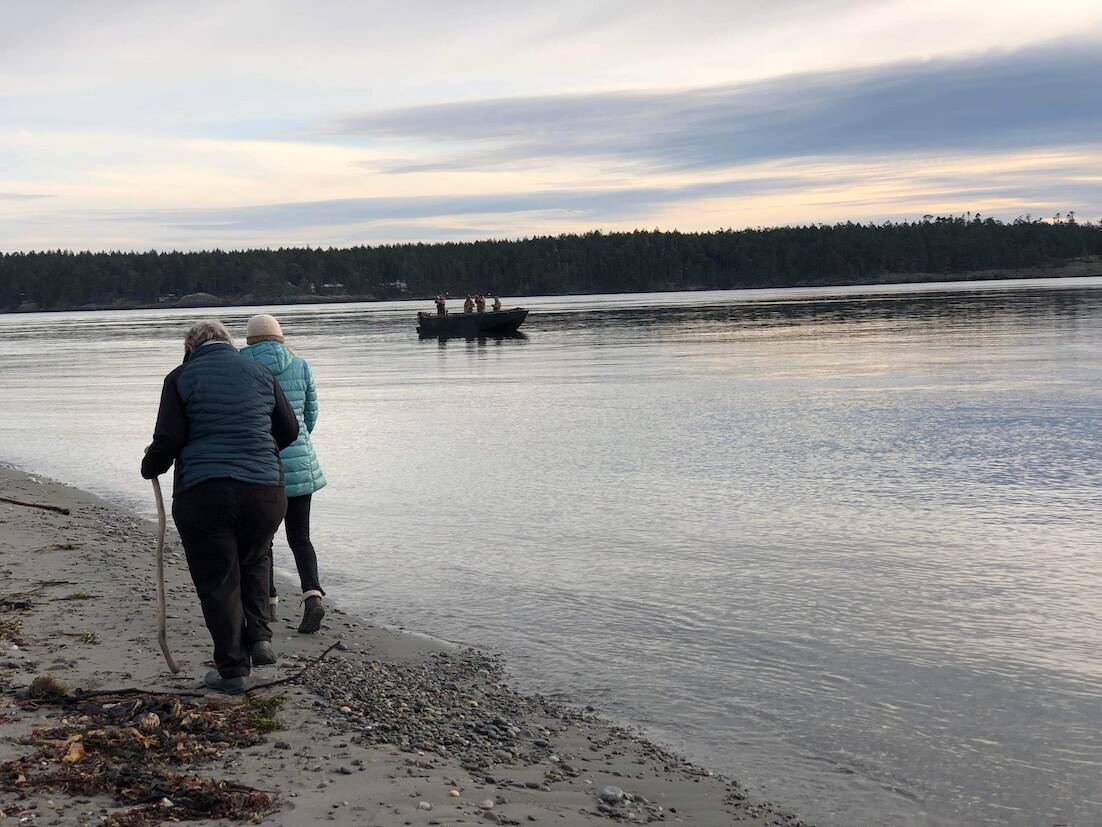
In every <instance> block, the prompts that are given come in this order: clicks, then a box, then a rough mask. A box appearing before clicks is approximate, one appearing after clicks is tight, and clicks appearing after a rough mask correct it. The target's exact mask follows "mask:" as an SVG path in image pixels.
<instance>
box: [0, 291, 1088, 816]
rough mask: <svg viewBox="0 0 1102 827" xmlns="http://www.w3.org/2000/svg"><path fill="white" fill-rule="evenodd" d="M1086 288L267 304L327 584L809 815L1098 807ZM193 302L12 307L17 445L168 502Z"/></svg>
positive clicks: (0, 321)
mask: <svg viewBox="0 0 1102 827" xmlns="http://www.w3.org/2000/svg"><path fill="white" fill-rule="evenodd" d="M1099 288H1102V280H1086V281H1084V280H1080V281H1074V282H1048V283H1035V284H1032V285H1028V286H1023V285H1020V284H1012V283H1002V284H998V285H992V284H985V285H968V286H940V287H938V286H930V287H924V288H921V289H919V290H918V291H917V292H915V291H913V290H912V289H911V288H905V287H895V286H888V287H883V288H877V291H876V293H875V294H872V293H870V292H869V290H868V289H863V290H861V289H853V288H846V289H837V290H797V291H740V292H731V293H698V294H692V293H685V294H663V295H638V296H615V297H600V296H597V297H574V298H548V299H534V300H525V302H524V304H525V305H526V306H528V307H530V308H531V310H532V313H531V315H530V316H529V318H528V320H527V322H526V323H525V327H524V330H525V332H526V334H527V338H520V339H486V340H478V339H475V340H471V341H465V340H462V339H459V340H456V339H453V340H449V341H447V342H446V343H440V342H438V341H436V340H431V339H430V340H426V341H419V340H418V337H417V334H416V332H415V330H414V324H415V322H414V314H415V311H416V310H419V309H425V308H424V307H421V306H416V305H413V304H410V303H387V304H378V305H326V306H317V307H294V308H281V309H277V310H276V312H277V313H278V315H279V316H280V318H281V320H282V322H283V326H284V329H285V330H286V331H287V332H288V335H289V337H290V339H291V342H292V344H293V345H294V346H295V347H296V349H297V350H298V351H299V352H300V353H302V354H303V355H304V356H306V358H308V359H309V360H310V362H311V366H312V368H313V370H314V373H315V374H316V375H317V377H318V380H319V383H320V386H321V389H320V390H321V406H322V409H321V419H320V422H319V429H318V431H317V434H316V438H317V444H318V450H319V453H320V454H321V458H322V462H323V465H324V467H325V470H326V474H327V476H328V478H329V481H330V485H329V487H328V488H327V489H326V490H325V491H323V492H322V493H321V494H319V495H318V497H317V498H316V501H315V503H316V505H315V509H316V517H315V525H316V531H317V536H316V538H315V539H316V544H317V546H318V548H319V556H320V558H321V561H322V566H323V569H324V571H325V576H326V578H327V583H326V588H327V590H328V591H330V592H331V593H332V594H334V595H335V596H336V598H337V599H338V600H341V601H343V602H345V603H346V604H352V605H354V606H356V607H358V608H359V609H361V610H362V611H364V612H368V613H371V614H372V615H373V616H374V617H375V618H376V619H378V620H380V621H385V622H394V623H402V624H405V625H408V626H410V627H412V628H416V629H419V630H423V631H428V632H431V633H435V634H438V635H440V636H443V637H447V638H451V639H457V640H461V641H464V642H471V643H478V644H483V645H488V646H490V647H492V648H495V649H497V650H500V651H503V652H505V653H506V654H507V655H508V657H509V659H510V664H511V666H512V668H513V670H514V672H516V673H517V675H518V677H519V679H520V680H521V681H522V682H523V683H525V684H526V685H528V686H531V687H534V688H539V689H541V690H543V691H546V692H550V693H555V694H558V695H561V696H563V697H566V698H569V699H575V700H584V701H587V702H589V701H592V702H596V703H598V704H599V705H600V706H602V707H603V708H604V709H605V710H607V711H609V712H611V713H612V714H615V715H617V716H620V717H622V718H624V719H625V720H628V721H631V722H634V723H638V724H643V725H645V726H646V727H647V728H648V729H649V731H650V732H652V733H653V734H656V735H657V736H658V737H659V738H661V739H663V740H666V741H667V742H669V743H672V744H674V745H676V746H678V747H680V748H682V749H683V750H685V751H686V752H688V753H689V754H691V755H692V756H694V757H696V758H698V759H700V760H702V761H705V762H706V763H708V764H710V765H712V766H716V767H718V768H721V769H724V770H727V771H729V772H731V773H732V774H734V775H736V776H737V777H739V778H740V779H742V780H744V781H746V782H748V783H749V784H751V785H752V786H753V787H754V788H755V789H756V790H757V791H759V792H763V793H765V794H767V795H769V796H771V797H774V798H776V799H778V800H780V801H782V802H784V803H786V804H788V805H790V806H792V807H795V808H796V809H798V810H799V811H800V812H801V813H803V814H804V815H806V816H807V817H808V818H809V819H811V820H813V821H815V822H817V823H820V824H840V825H841V824H845V825H852V824H877V825H879V824H908V825H928V824H991V825H995V824H1000V825H1001V824H1015V825H1032V824H1039V823H1058V822H1061V821H1064V822H1068V823H1074V824H1080V823H1097V822H1100V821H1102V782H1100V779H1102V772H1100V770H1102V735H1100V732H1102V727H1100V724H1102V711H1100V709H1099V705H1098V697H1099V692H1100V690H1102V635H1100V634H1099V631H1098V630H1099V628H1100V620H1102V618H1100V614H1102V610H1100V607H1102V568H1100V566H1099V552H1100V544H1099V537H1100V536H1102V532H1100V529H1102V517H1100V514H1102V512H1100V510H1099V508H1098V505H1099V491H1100V482H1102V480H1100V471H1099V458H1100V456H1102V451H1100V448H1102V444H1100V442H1102V437H1100V434H1102V429H1100V428H1099V427H1098V424H1099V423H1098V415H1099V414H1098V411H1099V410H1100V403H1102V398H1100V397H1102V367H1100V364H1102V362H1100V359H1099V357H1100V356H1102V289H1099ZM252 312H256V311H254V309H240V308H238V309H230V310H226V311H218V312H217V314H216V315H218V316H220V317H222V318H224V319H225V320H226V321H227V323H228V324H229V325H230V326H231V329H234V330H237V331H242V330H243V328H244V321H245V319H246V318H247V317H248V316H249V315H251V313H252ZM190 315H191V313H190V312H180V311H146V312H138V311H135V312H127V313H97V314H36V315H29V316H9V317H0V353H2V354H3V358H2V359H0V387H2V389H3V394H2V395H0V458H3V459H8V460H11V461H14V462H18V463H22V464H25V465H27V466H29V467H32V468H34V469H37V470H40V471H42V472H44V473H48V474H51V475H53V476H57V477H60V478H63V479H66V480H69V481H72V482H74V483H76V484H79V485H83V486H85V487H90V488H93V489H95V490H97V491H99V492H102V493H106V494H108V495H109V496H112V497H113V498H115V499H117V500H120V501H122V502H125V503H127V504H131V505H133V506H135V507H137V508H139V509H141V510H143V511H144V512H145V513H149V512H150V511H151V503H147V502H146V500H147V498H148V492H147V488H146V486H147V484H146V483H144V482H143V481H142V480H140V479H139V478H138V476H137V467H138V459H139V457H140V454H141V448H142V446H143V445H144V444H145V441H146V440H147V439H148V436H149V433H150V431H151V428H152V422H153V415H154V411H155V407H156V400H157V395H158V393H159V388H160V381H161V379H162V377H163V375H164V374H165V373H166V372H167V371H168V370H169V369H170V368H171V367H172V366H174V365H175V364H176V363H177V362H178V360H179V355H180V354H179V351H180V342H179V339H180V333H181V330H182V327H183V325H184V323H185V322H186V321H187V320H188V319H189V318H190ZM280 553H281V554H282V555H283V558H282V559H283V563H284V565H287V564H288V560H289V557H288V556H287V554H286V552H285V550H281V552H280Z"/></svg>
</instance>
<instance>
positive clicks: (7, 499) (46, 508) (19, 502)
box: [0, 497, 69, 515]
mask: <svg viewBox="0 0 1102 827" xmlns="http://www.w3.org/2000/svg"><path fill="white" fill-rule="evenodd" d="M0 502H5V503H11V504H12V505H22V506H24V507H26V508H41V509H43V510H44V511H56V512H57V513H58V514H65V515H68V514H69V509H68V508H62V507H61V506H59V505H45V504H44V503H29V502H24V501H23V500H16V499H14V498H12V497H0Z"/></svg>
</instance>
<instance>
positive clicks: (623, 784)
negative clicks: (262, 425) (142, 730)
mask: <svg viewBox="0 0 1102 827" xmlns="http://www.w3.org/2000/svg"><path fill="white" fill-rule="evenodd" d="M0 496H5V497H11V498H15V499H19V500H25V501H29V502H35V503H43V504H49V505H54V506H59V507H64V508H68V509H70V514H69V515H63V514H60V513H56V512H51V511H45V510H40V509H36V508H29V507H25V506H19V505H12V504H9V503H4V502H0V583H3V586H2V587H0V601H5V600H6V601H8V602H7V603H4V604H2V605H3V608H4V611H3V613H2V617H0V621H2V623H0V763H2V762H5V761H11V760H15V759H19V758H21V757H26V756H28V755H29V754H31V753H33V752H34V747H33V746H32V745H31V744H30V743H29V739H28V738H27V734H28V732H33V731H36V730H38V731H40V730H46V729H48V728H50V727H52V726H55V725H57V724H58V723H59V722H60V720H61V718H62V717H63V715H64V712H63V710H61V709H57V708H53V707H50V706H43V705H35V704H29V703H26V702H24V701H20V700H18V697H19V695H21V694H25V691H26V687H27V686H28V685H29V684H30V683H31V681H32V680H33V679H34V678H36V677H39V676H44V675H50V676H52V677H54V678H56V679H57V680H58V681H60V682H61V683H62V684H63V685H64V686H65V687H66V688H67V689H68V690H70V691H76V690H85V691H96V690H105V689H118V688H123V687H137V688H141V689H143V690H147V691H158V692H168V693H171V692H201V691H203V690H202V687H201V683H202V676H203V674H204V673H205V672H206V670H207V669H208V668H209V658H210V656H211V651H210V639H209V637H208V635H207V632H206V629H205V627H204V626H203V622H202V616H201V614H200V610H199V604H198V600H197V599H196V597H195V595H194V591H193V589H192V586H191V582H190V579H189V578H188V574H187V569H186V565H185V563H184V560H183V555H182V552H181V550H180V547H179V542H178V540H177V539H176V538H175V537H174V535H173V534H172V530H171V518H170V535H169V549H168V551H167V552H166V585H167V590H168V627H169V646H170V648H171V651H172V653H173V655H174V656H175V658H176V660H177V662H178V663H179V664H180V666H181V672H180V674H179V675H178V676H176V677H173V676H172V675H171V674H170V673H169V672H168V670H167V668H166V666H165V663H164V660H163V658H162V656H161V653H160V651H159V649H158V645H157V631H156V629H157V626H156V602H155V590H154V579H153V572H154V549H155V527H154V526H153V525H152V524H151V523H149V522H147V521H144V520H139V519H137V518H135V517H133V516H132V515H130V514H127V513H125V512H122V511H120V510H118V509H115V508H113V507H112V506H110V505H109V504H107V503H106V502H104V501H102V500H100V499H98V498H96V497H94V496H92V495H90V494H87V493H85V492H82V491H79V490H76V489H73V488H70V487H67V486H64V485H62V484H60V483H57V482H53V481H51V480H47V479H44V478H41V477H36V476H34V475H32V474H27V473H23V472H21V471H16V470H12V469H7V468H0ZM281 586H282V593H283V594H284V595H290V594H293V593H294V590H293V588H292V587H291V586H290V585H289V584H281ZM298 611H299V608H298V605H297V601H287V600H285V601H284V602H283V603H281V604H280V607H279V614H280V618H279V622H277V623H275V624H273V630H274V633H275V635H274V639H273V641H272V642H273V646H274V647H275V649H276V651H277V653H278V654H279V660H278V663H277V664H276V665H275V666H273V667H264V668H259V669H256V670H254V676H255V678H256V679H257V680H258V681H270V680H277V679H280V678H284V677H289V676H292V675H294V674H295V673H296V672H298V671H299V670H300V669H301V668H302V667H303V666H304V665H306V664H307V663H309V662H310V661H311V660H312V659H314V658H316V657H318V656H319V655H321V654H322V653H323V652H324V651H325V650H326V649H327V648H329V647H330V646H331V645H332V644H333V643H336V642H337V641H340V645H339V647H338V648H337V650H335V651H333V652H331V653H330V654H329V655H328V656H327V657H326V658H325V659H324V660H323V661H321V662H320V663H319V664H317V665H315V666H314V667H312V668H311V669H310V670H308V671H307V673H306V674H305V675H304V676H302V678H300V679H298V680H296V681H295V682H293V683H291V684H287V685H284V686H281V687H279V688H278V689H272V690H263V691H262V693H263V692H267V693H269V694H275V693H279V694H283V695H285V699H284V701H283V704H282V706H281V707H280V709H279V710H278V712H277V713H276V719H277V721H278V725H279V729H277V730H275V731H273V732H270V733H267V734H266V735H264V737H263V740H262V741H261V742H260V743H258V744H255V745H253V746H248V747H244V748H240V749H231V750H227V751H226V752H224V753H222V754H221V755H219V756H217V757H216V758H214V759H212V760H211V761H210V762H208V763H207V764H205V765H203V766H200V767H198V768H197V769H196V770H195V772H196V773H197V774H198V775H203V776H205V777H207V778H218V779H226V780H229V781H233V782H236V783H239V784H242V785H246V786H248V787H251V788H255V789H257V790H263V791H265V792H267V793H270V794H272V795H273V798H274V805H273V808H272V811H271V812H270V814H268V815H267V816H266V817H265V818H264V821H263V823H265V824H278V825H303V824H314V823H321V822H325V823H336V824H348V825H378V826H379V827H388V826H389V825H459V824H491V823H498V824H531V823H535V824H561V825H596V824H609V823H648V822H665V823H671V824H694V825H702V827H719V825H726V824H747V825H789V827H795V826H796V825H800V824H803V822H801V821H799V820H798V819H796V818H795V817H793V816H791V815H788V814H785V813H784V812H783V811H781V810H779V809H778V808H776V807H774V806H772V805H770V804H768V803H765V802H760V801H753V800H751V799H749V798H747V796H746V794H745V791H744V790H742V789H741V788H740V787H739V786H738V785H737V783H735V782H734V781H732V780H730V779H727V778H724V777H722V776H719V775H716V774H713V773H711V772H709V771H707V770H706V769H703V768H700V767H696V766H693V765H691V764H689V763H688V762H686V761H684V760H683V759H681V758H679V757H677V756H676V755H673V754H672V753H670V752H667V751H666V750H663V749H662V748H660V747H658V746H656V745H654V744H652V743H650V742H648V741H647V740H646V739H644V738H642V737H640V736H638V735H637V734H635V733H632V732H628V731H625V730H623V729H621V728H618V727H616V726H614V725H613V724H611V723H609V722H607V721H605V720H604V719H602V718H601V717H599V716H598V715H597V714H595V713H594V712H593V711H586V710H581V709H575V708H570V707H565V706H562V705H560V704H557V703H553V702H550V701H548V700H546V699H543V698H540V697H538V696H531V695H524V694H521V693H517V692H515V691H513V690H512V689H510V688H509V686H508V683H507V681H506V679H505V677H504V674H503V670H502V664H500V663H499V662H498V661H497V660H496V659H494V658H492V657H489V656H487V655H485V654H483V653H479V652H475V651H472V650H461V649H458V648H455V647H451V646H449V645H447V644H444V643H441V642H437V641H432V640H428V639H425V638H421V637H418V636H415V635H411V634H407V633H404V632H399V631H395V630H392V629H387V628H382V627H378V626H372V625H369V624H366V623H364V622H361V621H360V620H359V619H358V618H356V617H354V616H352V615H349V614H347V613H345V612H344V611H342V610H341V608H340V605H339V596H338V597H337V599H336V600H333V599H330V600H329V603H328V611H329V614H328V615H327V617H326V620H325V624H324V625H323V627H322V630H321V632H320V633H318V634H317V635H299V634H297V633H296V631H295V629H296V627H297V624H298V619H299V618H298ZM21 690H22V691H21ZM262 693H261V694H262ZM209 694H210V697H211V699H212V700H220V699H222V698H223V697H224V696H216V695H214V694H213V693H209ZM228 703H230V704H233V703H239V704H240V703H245V702H244V701H242V700H230V701H229V702H228ZM0 813H2V815H0V821H4V820H5V817H6V820H7V823H11V824H50V825H53V824H56V825H93V824H96V825H99V824H104V823H109V822H110V819H112V818H118V817H120V816H121V815H124V814H125V809H123V808H120V807H119V806H118V805H117V804H116V803H114V802H113V801H111V800H110V799H109V798H107V797H105V796H98V797H97V796H92V797H81V796H77V795H69V794H66V793H64V792H62V791H50V792H28V791H27V790H26V789H25V788H23V789H21V788H20V785H18V784H14V783H11V782H10V781H5V780H4V778H3V777H0ZM190 823H193V824H214V823H225V822H217V821H211V820H207V821H200V822H195V821H192V822H190Z"/></svg>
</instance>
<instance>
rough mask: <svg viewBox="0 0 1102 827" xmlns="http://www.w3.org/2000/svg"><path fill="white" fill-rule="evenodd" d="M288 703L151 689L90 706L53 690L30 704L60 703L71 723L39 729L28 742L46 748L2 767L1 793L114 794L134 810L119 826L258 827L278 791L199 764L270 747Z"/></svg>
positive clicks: (114, 820) (113, 820)
mask: <svg viewBox="0 0 1102 827" xmlns="http://www.w3.org/2000/svg"><path fill="white" fill-rule="evenodd" d="M47 680H48V679H45V678H39V679H37V680H36V683H38V682H39V681H42V684H40V685H39V687H38V688H39V690H46V688H47V687H46V681H47ZM55 683H56V682H55ZM61 691H62V692H63V691H64V690H63V689H62V690H61ZM281 701H282V698H281V697H256V698H250V699H248V700H247V701H245V702H235V703H226V702H212V701H210V700H206V701H190V700H185V699H181V698H180V697H178V696H176V695H171V694H162V695H159V694H151V693H142V694H140V695H136V694H125V693H119V694H117V695H114V696H106V697H98V698H96V699H95V700H92V699H83V700H81V699H78V697H77V696H72V695H64V694H57V688H56V687H55V686H53V685H50V688H49V691H44V692H42V693H41V694H34V695H32V697H31V698H30V699H28V700H26V701H25V702H24V703H25V705H28V706H30V705H34V706H37V707H41V706H45V705H51V706H56V707H60V708H61V709H63V710H64V717H63V718H62V719H61V723H60V725H59V726H56V727H52V728H49V729H35V730H32V731H31V732H30V733H29V734H28V735H27V736H25V737H24V738H23V739H22V742H23V743H25V744H28V745H31V746H34V747H36V751H35V752H34V754H32V755H29V756H25V757H23V758H20V759H17V760H13V761H7V762H4V763H2V764H0V788H4V789H8V790H11V791H16V792H23V793H29V792H39V791H47V790H55V791H61V792H65V793H68V794H70V795H77V796H93V795H108V796H110V797H111V798H112V800H113V801H114V803H115V804H116V805H117V806H120V807H125V808H127V809H126V810H125V811H124V812H120V813H115V814H113V815H111V816H109V817H108V818H107V820H106V823H107V824H108V825H114V827H146V825H155V824H160V823H161V822H163V821H194V820H202V819H228V820H233V821H245V822H256V821H259V820H260V819H261V818H263V816H264V815H265V814H266V813H267V812H269V811H270V810H271V809H272V807H273V805H274V799H273V796H272V794H270V793H268V792H265V791H262V790H256V789H253V788H250V787H246V786H243V785H240V784H235V783H233V782H230V781H225V780H216V779H210V778H203V777H200V776H198V775H196V774H195V773H194V772H193V771H192V768H193V767H196V766H198V765H200V764H202V763H204V762H207V761H210V760H212V759H214V758H217V757H219V756H220V755H222V754H223V753H224V752H225V751H226V750H229V749H237V748H241V747H247V746H252V745H254V744H257V743H260V742H261V741H262V740H263V732H265V731H267V730H269V729H271V728H274V727H275V722H274V717H273V715H274V712H275V709H276V708H277V707H278V706H279V704H280V702H281Z"/></svg>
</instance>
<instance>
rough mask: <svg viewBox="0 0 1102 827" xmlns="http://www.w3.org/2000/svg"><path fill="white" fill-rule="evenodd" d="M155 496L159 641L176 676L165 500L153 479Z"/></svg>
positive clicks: (169, 666) (159, 481)
mask: <svg viewBox="0 0 1102 827" xmlns="http://www.w3.org/2000/svg"><path fill="white" fill-rule="evenodd" d="M153 496H154V497H156V498H157V614H158V620H159V626H158V630H157V639H158V641H159V642H160V644H161V654H162V655H164V656H165V663H167V664H168V668H169V670H170V671H171V672H172V674H173V675H175V674H176V673H177V672H179V671H180V667H179V666H177V665H176V661H174V660H173V659H172V654H171V653H170V652H169V651H168V619H167V617H166V615H165V523H166V520H165V498H164V497H163V496H162V495H161V480H160V478H159V477H154V478H153Z"/></svg>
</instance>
